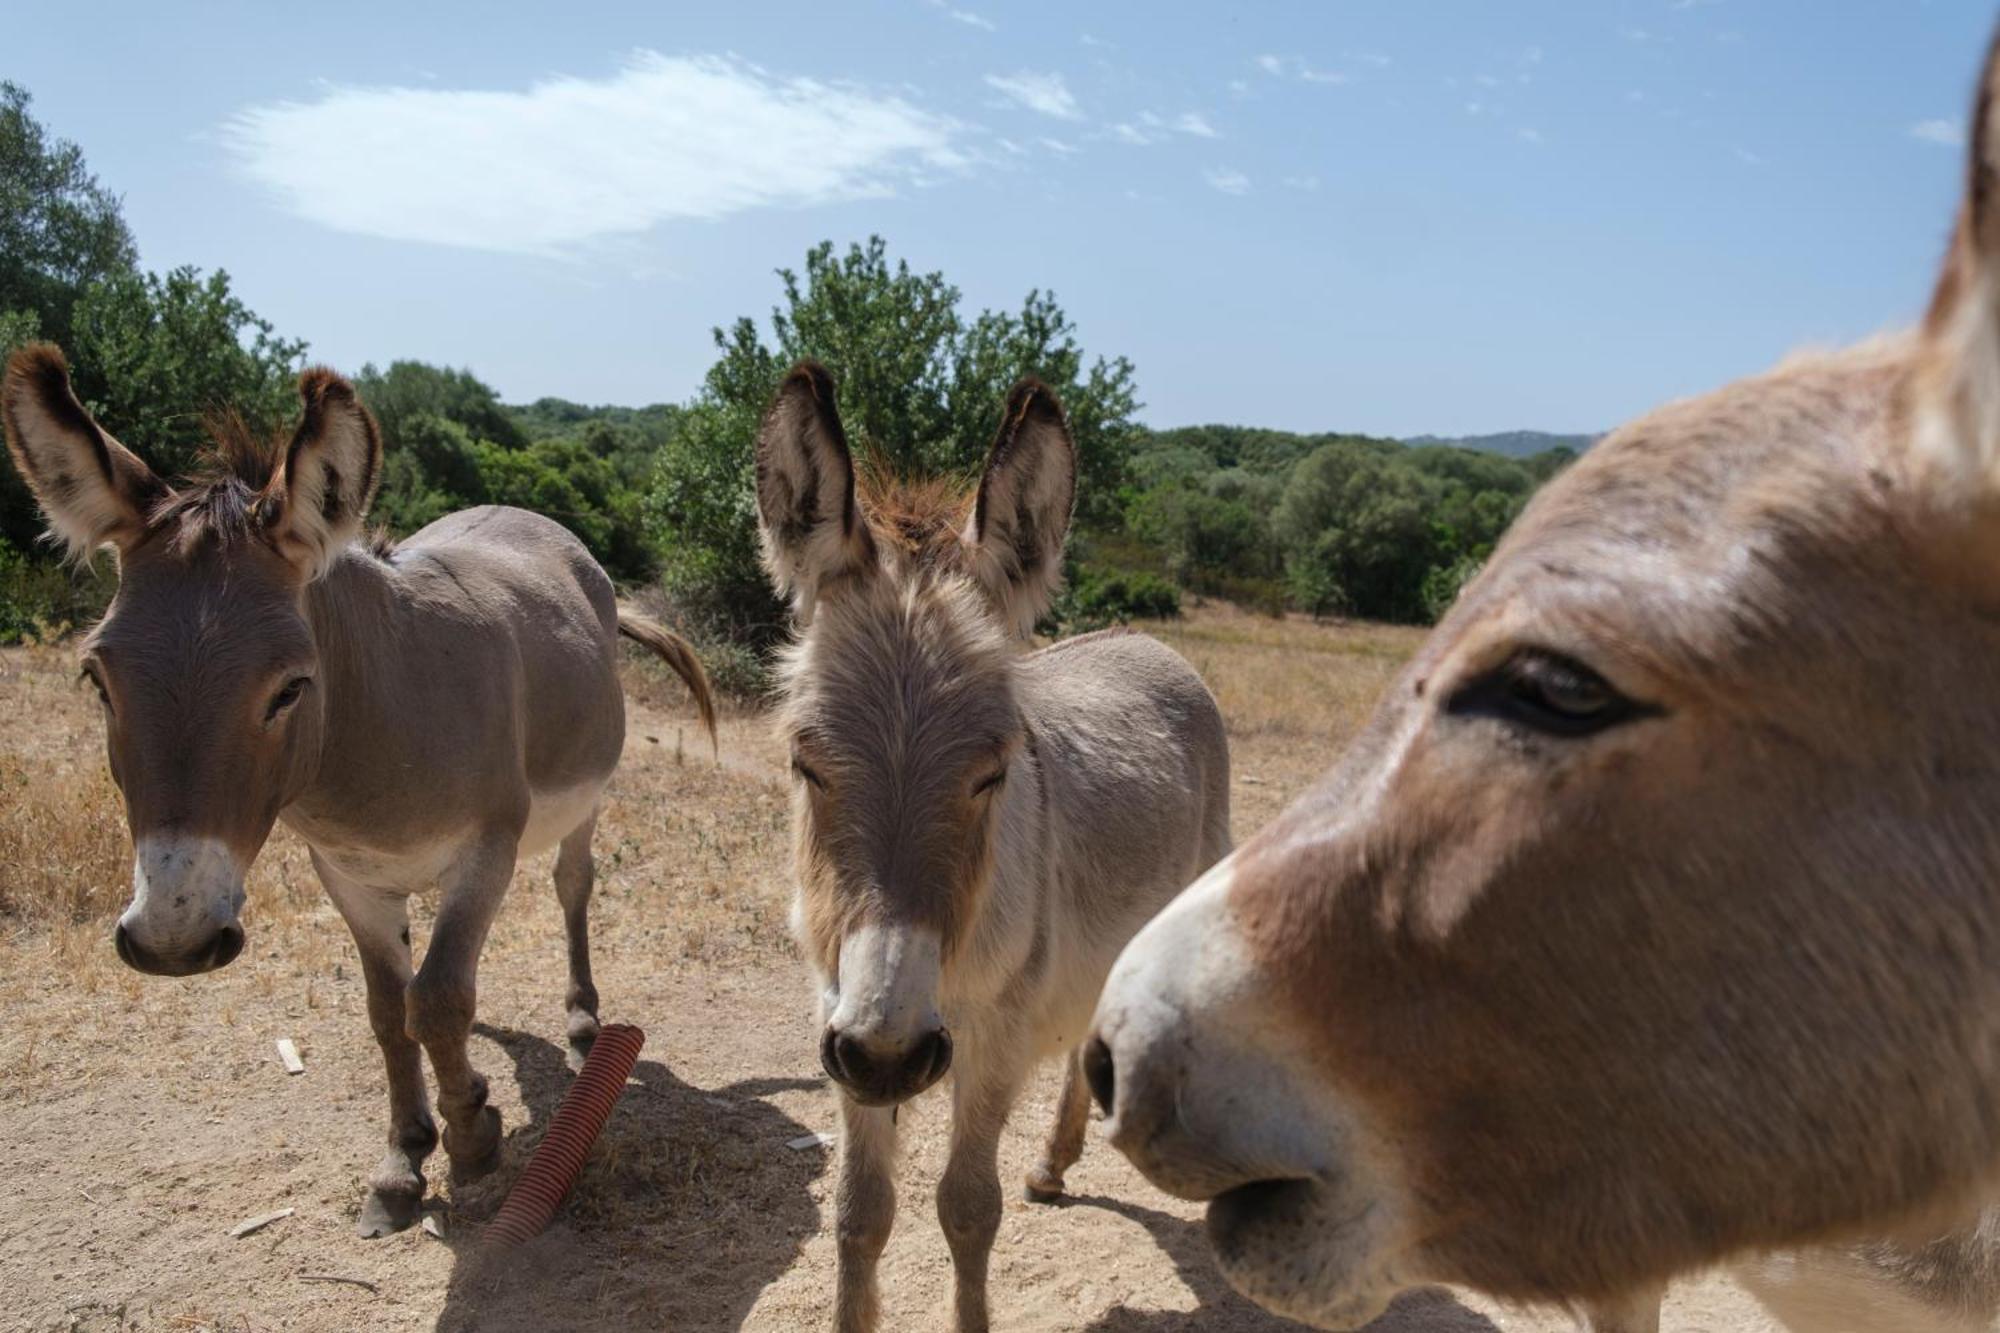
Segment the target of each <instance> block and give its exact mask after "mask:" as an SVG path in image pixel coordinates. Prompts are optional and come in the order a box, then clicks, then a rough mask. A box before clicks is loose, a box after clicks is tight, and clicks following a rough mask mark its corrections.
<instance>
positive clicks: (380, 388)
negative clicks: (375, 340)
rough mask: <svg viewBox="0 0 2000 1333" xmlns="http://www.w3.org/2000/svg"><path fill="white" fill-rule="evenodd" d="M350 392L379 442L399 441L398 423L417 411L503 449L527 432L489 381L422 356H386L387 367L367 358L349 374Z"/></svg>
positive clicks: (400, 428)
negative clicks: (371, 418) (371, 420)
mask: <svg viewBox="0 0 2000 1333" xmlns="http://www.w3.org/2000/svg"><path fill="white" fill-rule="evenodd" d="M354 388H355V392H357V393H359V394H360V395H361V401H362V402H364V403H366V404H368V410H369V411H370V412H373V413H374V414H375V421H376V424H377V425H379V426H380V427H381V428H382V443H383V446H384V447H385V448H390V449H393V448H395V447H396V446H397V445H398V444H400V443H401V442H402V434H403V429H404V423H406V422H408V421H410V420H412V419H414V418H417V417H422V416H429V417H440V418H443V419H444V420H446V421H455V422H457V423H458V424H459V425H461V426H463V427H465V429H466V430H468V431H470V432H471V434H472V437H473V438H474V439H478V440H486V441H488V442H489V443H492V444H497V445H500V446H502V447H503V448H507V449H519V448H522V447H523V446H525V445H526V444H527V443H528V434H527V432H526V431H525V430H523V429H522V428H521V425H520V423H519V422H517V421H516V420H515V416H514V413H513V412H512V411H510V410H509V409H508V408H507V406H506V405H505V404H503V403H502V402H501V401H500V395H499V394H497V393H495V392H494V391H493V388H492V386H491V385H489V384H487V383H486V382H485V381H484V380H481V379H480V378H479V377H478V376H477V375H474V374H473V373H472V372H471V371H469V370H453V369H451V368H450V367H448V366H433V365H428V364H426V363H425V362H422V361H391V362H390V363H389V368H388V369H387V370H380V369H377V368H376V366H375V365H374V363H373V362H370V363H369V364H367V365H364V366H363V367H361V373H360V374H358V375H356V376H355V377H354Z"/></svg>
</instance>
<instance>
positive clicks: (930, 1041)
mask: <svg viewBox="0 0 2000 1333" xmlns="http://www.w3.org/2000/svg"><path fill="white" fill-rule="evenodd" d="M917 1054H918V1056H919V1057H920V1059H921V1061H922V1067H923V1069H924V1071H925V1073H924V1083H925V1085H926V1086H928V1085H930V1084H932V1083H935V1082H937V1081H938V1080H939V1079H941V1078H943V1077H944V1075H945V1071H946V1070H948V1069H950V1068H951V1034H950V1033H949V1032H946V1031H945V1030H944V1029H943V1028H939V1029H938V1030H937V1031H936V1032H933V1033H931V1034H930V1035H929V1036H928V1037H925V1038H924V1044H923V1045H922V1046H921V1047H920V1048H918V1051H917Z"/></svg>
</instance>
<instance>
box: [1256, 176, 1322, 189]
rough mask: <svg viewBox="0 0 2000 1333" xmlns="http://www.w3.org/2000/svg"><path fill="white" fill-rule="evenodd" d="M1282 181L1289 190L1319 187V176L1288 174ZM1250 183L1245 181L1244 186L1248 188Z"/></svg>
mask: <svg viewBox="0 0 2000 1333" xmlns="http://www.w3.org/2000/svg"><path fill="white" fill-rule="evenodd" d="M1281 183H1282V184H1283V185H1284V187H1285V188H1286V189H1288V190H1317V189H1318V188H1319V177H1317V176H1287V177H1285V178H1284V180H1283V182H1281ZM1249 184H1250V183H1249V182H1248V181H1245V182H1244V186H1245V187H1246V188H1247V187H1248V186H1249Z"/></svg>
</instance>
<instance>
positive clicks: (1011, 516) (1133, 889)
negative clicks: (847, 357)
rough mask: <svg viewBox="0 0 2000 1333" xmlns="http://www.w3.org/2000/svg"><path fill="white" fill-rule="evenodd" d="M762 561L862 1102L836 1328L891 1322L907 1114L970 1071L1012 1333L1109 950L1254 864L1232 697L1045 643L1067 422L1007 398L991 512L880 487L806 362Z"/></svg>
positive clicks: (979, 503) (839, 1205) (968, 1295)
mask: <svg viewBox="0 0 2000 1333" xmlns="http://www.w3.org/2000/svg"><path fill="white" fill-rule="evenodd" d="M756 456H757V505H758V512H759V515H760V517H761V520H762V524H761V536H762V541H763V549H764V557H765V563H766V565H767V567H768V569H769V571H770V573H771V577H772V579H773V581H774V582H775V583H776V585H777V586H778V588H779V590H780V591H781V592H782V593H783V594H784V595H785V596H786V597H788V598H789V599H790V601H791V603H792V606H793V609H794V614H795V616H796V618H797V621H798V624H799V626H800V634H799V637H798V640H797V642H796V644H795V645H794V646H793V648H792V649H791V650H790V652H789V654H788V656H787V657H786V658H785V660H784V664H783V668H782V688H783V703H782V707H781V709H780V712H779V722H778V725H779V728H780V732H781V734H782V736H783V737H784V738H785V740H786V741H787V743H788V744H789V745H790V747H791V752H792V772H793V774H794V776H795V778H796V788H797V790H796V794H795V798H794V802H793V821H792V825H793V832H794V843H795V852H796V856H795V864H796V871H797V877H798V895H797V899H796V902H795V906H794V909H793V922H794V929H795V931H796V933H797V935H798V938H799V943H800V946H801V949H802V951H803V952H804V954H805V956H806V958H807V959H808V960H809V961H810V963H811V965H812V967H813V969H814V971H815V973H816V974H817V977H818V981H819V986H820V997H821V1000H820V1002H821V1018H822V1029H821V1034H820V1043H819V1046H820V1062H821V1063H822V1064H823V1065H824V1066H825V1067H826V1072H827V1073H828V1075H830V1076H831V1077H832V1079H833V1081H834V1082H835V1083H836V1084H837V1085H838V1086H839V1089H840V1114H841V1126H842V1131H841V1138H840V1164H839V1180H838V1186H837V1194H836V1200H835V1211H836V1227H837V1231H838V1238H839V1239H838V1243H839V1275H838V1279H837V1292H836V1317H835V1325H836V1327H838V1328H840V1329H842V1330H867V1329H873V1328H874V1327H875V1326H876V1324H877V1320H878V1300H877V1290H876V1279H875V1269H876V1265H877V1262H878V1260H879V1259H880V1258H881V1254H882V1250H883V1247H884V1246H885V1245H886V1244H887V1243H888V1239H889V1229H890V1225H891V1223H892V1221H893V1219H894V1216H895V1209H896V1202H895V1185H894V1181H893V1178H892V1173H893V1168H894V1156H895V1144H896V1108H897V1106H898V1105H899V1104H901V1103H903V1102H905V1101H908V1100H909V1099H911V1098H913V1097H915V1096H917V1095H918V1094H919V1093H922V1092H924V1091H925V1090H926V1089H928V1088H930V1087H931V1086H932V1085H933V1084H935V1083H937V1082H938V1081H939V1080H940V1079H941V1078H943V1076H944V1075H945V1073H946V1071H947V1070H950V1071H951V1072H952V1075H953V1078H952V1085H951V1093H952V1101H951V1105H952V1121H951V1149H950V1160H949V1163H948V1164H947V1166H946V1167H945V1172H944V1177H943V1179H942V1180H941V1181H940V1182H939V1186H938V1201H937V1206H938V1219H939V1221H940V1222H941V1223H942V1225H943V1229H944V1234H945V1239H946V1241H947V1242H948V1243H949V1245H950V1247H951V1255H952V1266H953V1269H954V1272H955V1276H956V1281H955V1298H954V1302H953V1308H954V1312H955V1317H956V1321H957V1327H958V1328H959V1329H960V1330H962V1331H970V1330H979V1329H984V1328H986V1327H987V1304H986V1268H987V1259H988V1256H989V1254H990V1252H991V1250H992V1247H993V1237H994V1234H995V1232H996V1231H998V1229H999V1226H1000V1212H1001V1188H1000V1177H999V1165H998V1161H997V1152H998V1144H999V1135H1000V1130H1001V1127H1002V1125H1003V1124H1004V1123H1005V1121H1006V1118H1007V1113H1008V1110H1009V1108H1010V1106H1011V1105H1012V1103H1013V1100H1014V1098H1015V1096H1016V1094H1017V1093H1018V1092H1019V1090H1020V1088H1021V1085H1022V1083H1023V1082H1024V1081H1025V1080H1026V1078H1027V1076H1028V1073H1029V1071H1030V1069H1031V1068H1032V1066H1033V1065H1034V1063H1035V1062H1036V1061H1037V1060H1039V1059H1042V1058H1045V1057H1050V1056H1061V1057H1062V1059H1063V1060H1064V1062H1065V1066H1066V1074H1065V1078H1064V1083H1063V1091H1062V1096H1061V1100H1060V1105H1059V1108H1058V1110H1057V1113H1056V1123H1055V1126H1054V1128H1053V1130H1052V1131H1051V1132H1050V1135H1049V1139H1048V1147H1047V1151H1046V1153H1045V1155H1044V1156H1043V1158H1042V1161H1041V1163H1040V1165H1039V1166H1037V1167H1036V1168H1035V1169H1034V1170H1033V1171H1032V1172H1030V1173H1029V1175H1028V1178H1027V1193H1028V1197H1029V1198H1030V1199H1033V1200H1039V1201H1049V1200H1053V1199H1056V1198H1058V1197H1060V1196H1061V1194H1062V1190H1063V1173H1064V1172H1065V1171H1066V1170H1068V1168H1069V1167H1070V1166H1071V1165H1072V1164H1074V1163H1075V1161H1076V1159H1077V1157H1078V1155H1079V1154H1080V1153H1081V1152H1082V1149H1083V1136H1084V1129H1085V1124H1086V1121H1087V1119H1088V1116H1089V1111H1090V1098H1089V1093H1088V1091H1087V1089H1086V1087H1085V1085H1084V1083H1083V1080H1082V1078H1081V1076H1080V1074H1079V1071H1078V1069H1077V1065H1076V1058H1075V1049H1076V1047H1077V1045H1078V1044H1079V1043H1080V1042H1081V1040H1082V1038H1083V1035H1084V1031H1085V1028H1086V1026H1087V1024H1088V1022H1089V1019H1090V1013H1091V1008H1092V1006H1093V1005H1094V1004H1095V1003H1096V1000H1097V992H1098V988H1099V987H1100V986H1101V985H1102V984H1103V980H1104V974H1105V972H1106V971H1107V970H1108V969H1109V968H1110V966H1111V960H1112V958H1113V957H1114V956H1115V955H1116V954H1117V952H1118V950H1119V949H1120V948H1121V947H1122V946H1123V945H1124V943H1125V941H1127V940H1128V939H1130V938H1131V937H1132V934H1133V933H1134V932H1135V931H1136V930H1138V928H1139V926H1140V925H1141V924H1142V923H1144V922H1145V921H1146V919H1147V918H1149V917H1150V916H1152V914H1153V913H1154V912H1155V911H1157V910H1158V909H1159V907H1160V906H1161V904H1163V903H1165V902H1166V901H1167V899H1169V898H1170V897H1172V896H1173V894H1174V893H1175V892H1176V891H1177V890H1178V888H1179V887H1180V885H1181V884H1183V883H1185V882H1186V881H1187V879H1188V878H1189V877H1190V876H1191V875H1194V874H1199V873H1200V872H1201V871H1202V870H1204V869H1206V868H1207V867H1208V866H1210V865H1212V864H1213V863H1214V862H1215V861H1216V860H1217V859H1218V858H1219V857H1221V856H1222V855H1223V854H1224V853H1226V852H1227V851H1228V846H1229V752H1228V742H1227V740H1226V738H1225V736H1224V733H1223V726H1222V718H1221V715H1220V714H1219V713H1218V712H1217V710H1216V706H1215V700H1214V699H1213V698H1212V697H1211V696H1210V695H1209V693H1208V690H1207V688H1206V687H1205V686H1204V685H1203V684H1202V682H1201V678H1200V677H1198V676H1197V675H1196V674H1195V673H1194V671H1193V669H1192V668H1190V667H1189V666H1188V665H1187V663H1185V662H1184V661H1182V660H1181V659H1180V658H1179V657H1177V656H1175V655H1174V654H1173V653H1172V652H1171V651H1169V650H1168V649H1167V648H1165V647H1164V646H1162V645H1161V644H1160V643H1158V642H1157V641H1155V640H1153V639H1149V638H1146V637H1144V636H1143V635H1138V634H1131V633H1122V632H1112V633H1102V634H1093V635H1086V636H1084V637H1082V638H1077V639H1071V640H1068V641H1066V642H1063V643H1059V644H1056V645H1055V646H1053V647H1050V648H1045V649H1042V650H1041V651H1039V652H1028V651H1025V650H1024V642H1023V641H1024V640H1026V639H1027V638H1028V636H1029V634H1030V633H1031V631H1032V628H1033V626H1034V623H1035V621H1036V619H1037V618H1038V617H1039V616H1040V615H1041V613H1042V612H1043V611H1044V610H1045V609H1046V608H1047V605H1048V602H1049V599H1050V597H1051V595H1052V594H1053V592H1054V590H1055V588H1056V587H1057V585H1058V583H1059V581H1060V579H1061V577H1062V556H1063V543H1064V540H1065V538H1066V537H1067V535H1068V531H1069V520H1070V507H1071V502H1072V500H1073V498H1074V495H1075V490H1076V452H1075V447H1074V445H1073V444H1072V442H1071V439H1070V434H1069V428H1068V425H1067V423H1066V421H1065V419H1064V417H1063V412H1062V408H1061V406H1060V405H1059V404H1058V403H1057V401H1056V397H1055V395H1054V394H1053V393H1051V392H1050V391H1049V390H1048V389H1046V388H1044V387H1043V386H1042V385H1040V384H1038V383H1036V382H1035V381H1033V380H1024V381H1022V382H1021V383H1020V384H1019V385H1017V386H1016V387H1015V388H1014V390H1013V392H1012V393H1011V394H1010V395H1009V397H1008V399H1007V402H1006V407H1005V411H1004V414H1003V417H1002V422H1001V426H1000V431H999V435H998V437H997V438H996V439H995V440H994V442H993V447H992V450H991V453H990V454H989V456H988V458H987V461H986V468H985V472H984V474H983V475H982V476H981V478H980V481H979V484H978V487H977V490H976V493H967V492H965V491H962V490H960V489H959V488H956V487H954V486H951V485H949V484H946V483H936V482H934V483H930V484H927V485H921V484H910V483H906V482H898V481H895V480H893V479H891V478H887V477H883V476H879V475H873V476H870V477H868V478H867V479H866V481H865V484H864V485H862V486H860V487H857V484H856V483H857V476H856V468H855V462H854V458H853V456H852V454H851V453H850V451H849V449H848V446H847V438H846V436H845V434H844V433H843V431H842V429H841V424H840V418H839V416H838V414H837V413H836V411H835V408H834V387H833V381H832V379H831V378H830V377H829V376H828V374H827V372H826V371H825V370H824V369H822V368H821V367H819V366H818V365H815V364H812V363H810V362H807V363H804V364H802V365H800V366H798V367H797V368H796V369H794V370H793V371H792V372H791V373H790V374H789V375H788V376H787V377H786V379H785V380H784V383H783V385H782V386H781V387H780V388H779V390H778V392H777V395H776V397H775V399H774V400H773V402H772V404H771V407H770V410H769V411H768V412H767V413H766V414H765V417H764V419H763V423H762V427H761V429H760V432H759V434H758V437H757V446H756Z"/></svg>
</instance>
